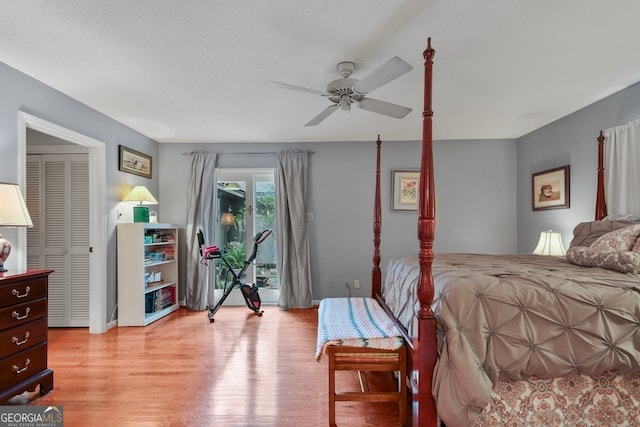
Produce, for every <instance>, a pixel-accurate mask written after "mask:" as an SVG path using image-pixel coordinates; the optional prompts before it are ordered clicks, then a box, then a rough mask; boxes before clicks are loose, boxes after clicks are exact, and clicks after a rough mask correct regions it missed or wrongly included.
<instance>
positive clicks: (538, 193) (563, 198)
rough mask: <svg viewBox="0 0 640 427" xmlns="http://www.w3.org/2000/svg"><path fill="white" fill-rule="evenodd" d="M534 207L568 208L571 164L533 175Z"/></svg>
mask: <svg viewBox="0 0 640 427" xmlns="http://www.w3.org/2000/svg"><path fill="white" fill-rule="evenodd" d="M531 187H532V188H531V193H532V207H533V210H534V211H542V210H546V209H568V208H569V206H570V204H569V202H570V200H569V195H570V194H569V188H570V186H569V165H566V166H561V167H559V168H555V169H549V170H546V171H542V172H538V173H534V174H533V175H531Z"/></svg>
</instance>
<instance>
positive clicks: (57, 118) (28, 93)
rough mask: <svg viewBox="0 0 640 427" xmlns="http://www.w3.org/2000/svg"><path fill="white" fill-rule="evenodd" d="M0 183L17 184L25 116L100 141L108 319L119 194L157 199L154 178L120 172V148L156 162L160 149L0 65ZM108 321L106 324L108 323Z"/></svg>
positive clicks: (113, 299) (113, 289)
mask: <svg viewBox="0 0 640 427" xmlns="http://www.w3.org/2000/svg"><path fill="white" fill-rule="evenodd" d="M0 94H1V96H0V181H4V182H17V181H18V178H19V177H18V176H17V174H18V169H17V118H18V111H23V112H25V113H29V114H31V115H34V116H37V117H39V118H41V119H44V120H47V121H49V122H51V123H54V124H56V125H59V126H62V127H65V128H67V129H71V130H73V131H75V132H78V133H81V134H84V135H86V136H89V137H92V138H94V139H97V140H99V141H102V142H104V143H105V145H106V171H107V177H106V182H107V201H106V202H107V207H108V211H107V212H105V215H108V216H109V218H108V224H107V233H108V248H107V287H108V289H107V298H108V301H106V304H107V314H108V317H110V316H111V313H112V312H113V310H114V308H115V305H116V237H115V224H116V218H115V214H113V215H111V214H110V213H111V212H115V207H116V205H118V204H119V203H120V200H121V194H120V193H121V191H122V188H123V187H124V188H130V187H131V186H134V185H145V186H147V187H148V188H149V190H150V191H151V192H152V193H153V194H158V178H157V174H155V176H154V177H153V179H151V180H149V179H146V178H142V177H138V176H136V175H131V174H128V173H124V172H119V171H118V145H119V144H123V145H126V146H128V147H131V148H133V149H136V150H138V151H142V152H144V153H148V154H150V155H152V156H153V157H154V158H157V156H158V143H157V142H155V141H153V140H151V139H149V138H147V137H145V136H143V135H141V134H139V133H138V132H135V131H134V130H132V129H130V128H128V127H126V126H124V125H123V124H121V123H119V122H117V121H115V120H113V119H111V118H109V117H107V116H105V115H104V114H101V113H99V112H97V111H96V110H93V109H91V108H89V107H87V106H86V105H84V104H82V103H80V102H78V101H76V100H74V99H72V98H70V97H68V96H66V95H64V94H62V93H60V92H58V91H56V90H54V89H52V88H50V87H49V86H46V85H44V84H42V83H41V82H39V81H37V80H34V79H32V78H30V77H28V76H26V75H25V74H23V73H21V72H19V71H17V70H15V69H13V68H11V67H8V66H7V65H6V64H4V63H0ZM108 320H110V319H107V321H108Z"/></svg>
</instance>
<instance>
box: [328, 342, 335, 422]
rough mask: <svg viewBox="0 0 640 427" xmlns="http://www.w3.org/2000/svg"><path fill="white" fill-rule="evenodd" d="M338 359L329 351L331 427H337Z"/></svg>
mask: <svg viewBox="0 0 640 427" xmlns="http://www.w3.org/2000/svg"><path fill="white" fill-rule="evenodd" d="M335 367H336V359H335V353H334V352H333V351H331V350H329V427H336V370H335Z"/></svg>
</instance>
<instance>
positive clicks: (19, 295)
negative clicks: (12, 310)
mask: <svg viewBox="0 0 640 427" xmlns="http://www.w3.org/2000/svg"><path fill="white" fill-rule="evenodd" d="M30 290H31V288H30V287H29V286H27V287H26V288H25V289H24V294H21V293H20V291H19V290H17V289H12V290H11V293H12V294H13V295H14V296H15V297H16V298H24V297H26V296H29V291H30Z"/></svg>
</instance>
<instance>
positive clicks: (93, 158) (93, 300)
mask: <svg viewBox="0 0 640 427" xmlns="http://www.w3.org/2000/svg"><path fill="white" fill-rule="evenodd" d="M27 130H35V131H38V132H41V133H44V134H46V135H50V136H53V137H55V138H59V139H61V140H63V141H67V142H69V143H71V144H73V145H76V146H78V147H84V149H86V150H87V156H88V160H89V168H88V169H89V170H88V174H89V179H88V181H87V185H88V187H87V188H88V189H89V193H88V198H89V203H88V207H89V222H90V226H89V232H88V234H89V244H90V245H89V246H88V247H86V246H85V253H88V254H89V256H88V260H89V261H88V265H87V266H86V268H88V270H89V278H90V282H89V333H91V334H100V333H104V332H106V331H107V299H108V296H107V255H106V251H107V222H108V221H107V219H108V217H107V205H106V185H107V184H106V172H105V168H106V154H105V151H106V148H105V143H104V142H102V141H98V140H96V139H94V138H91V137H88V136H86V135H83V134H80V133H78V132H75V131H72V130H70V129H67V128H64V127H62V126H59V125H56V124H55V123H51V122H49V121H46V120H44V119H41V118H39V117H36V116H33V115H31V114H28V113H25V112H23V111H19V112H18V128H17V137H18V144H17V148H18V156H17V158H18V184H19V185H20V186H21V187H23V188H26V187H27V172H26V170H27ZM26 234H27V233H26V230H24V231H21V232H20V233H19V234H18V244H19V248H25V249H26V247H27V236H26ZM18 255H19V257H20V265H21V266H23V267H26V262H27V255H26V250H25V251H20V253H19V254H18Z"/></svg>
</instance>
